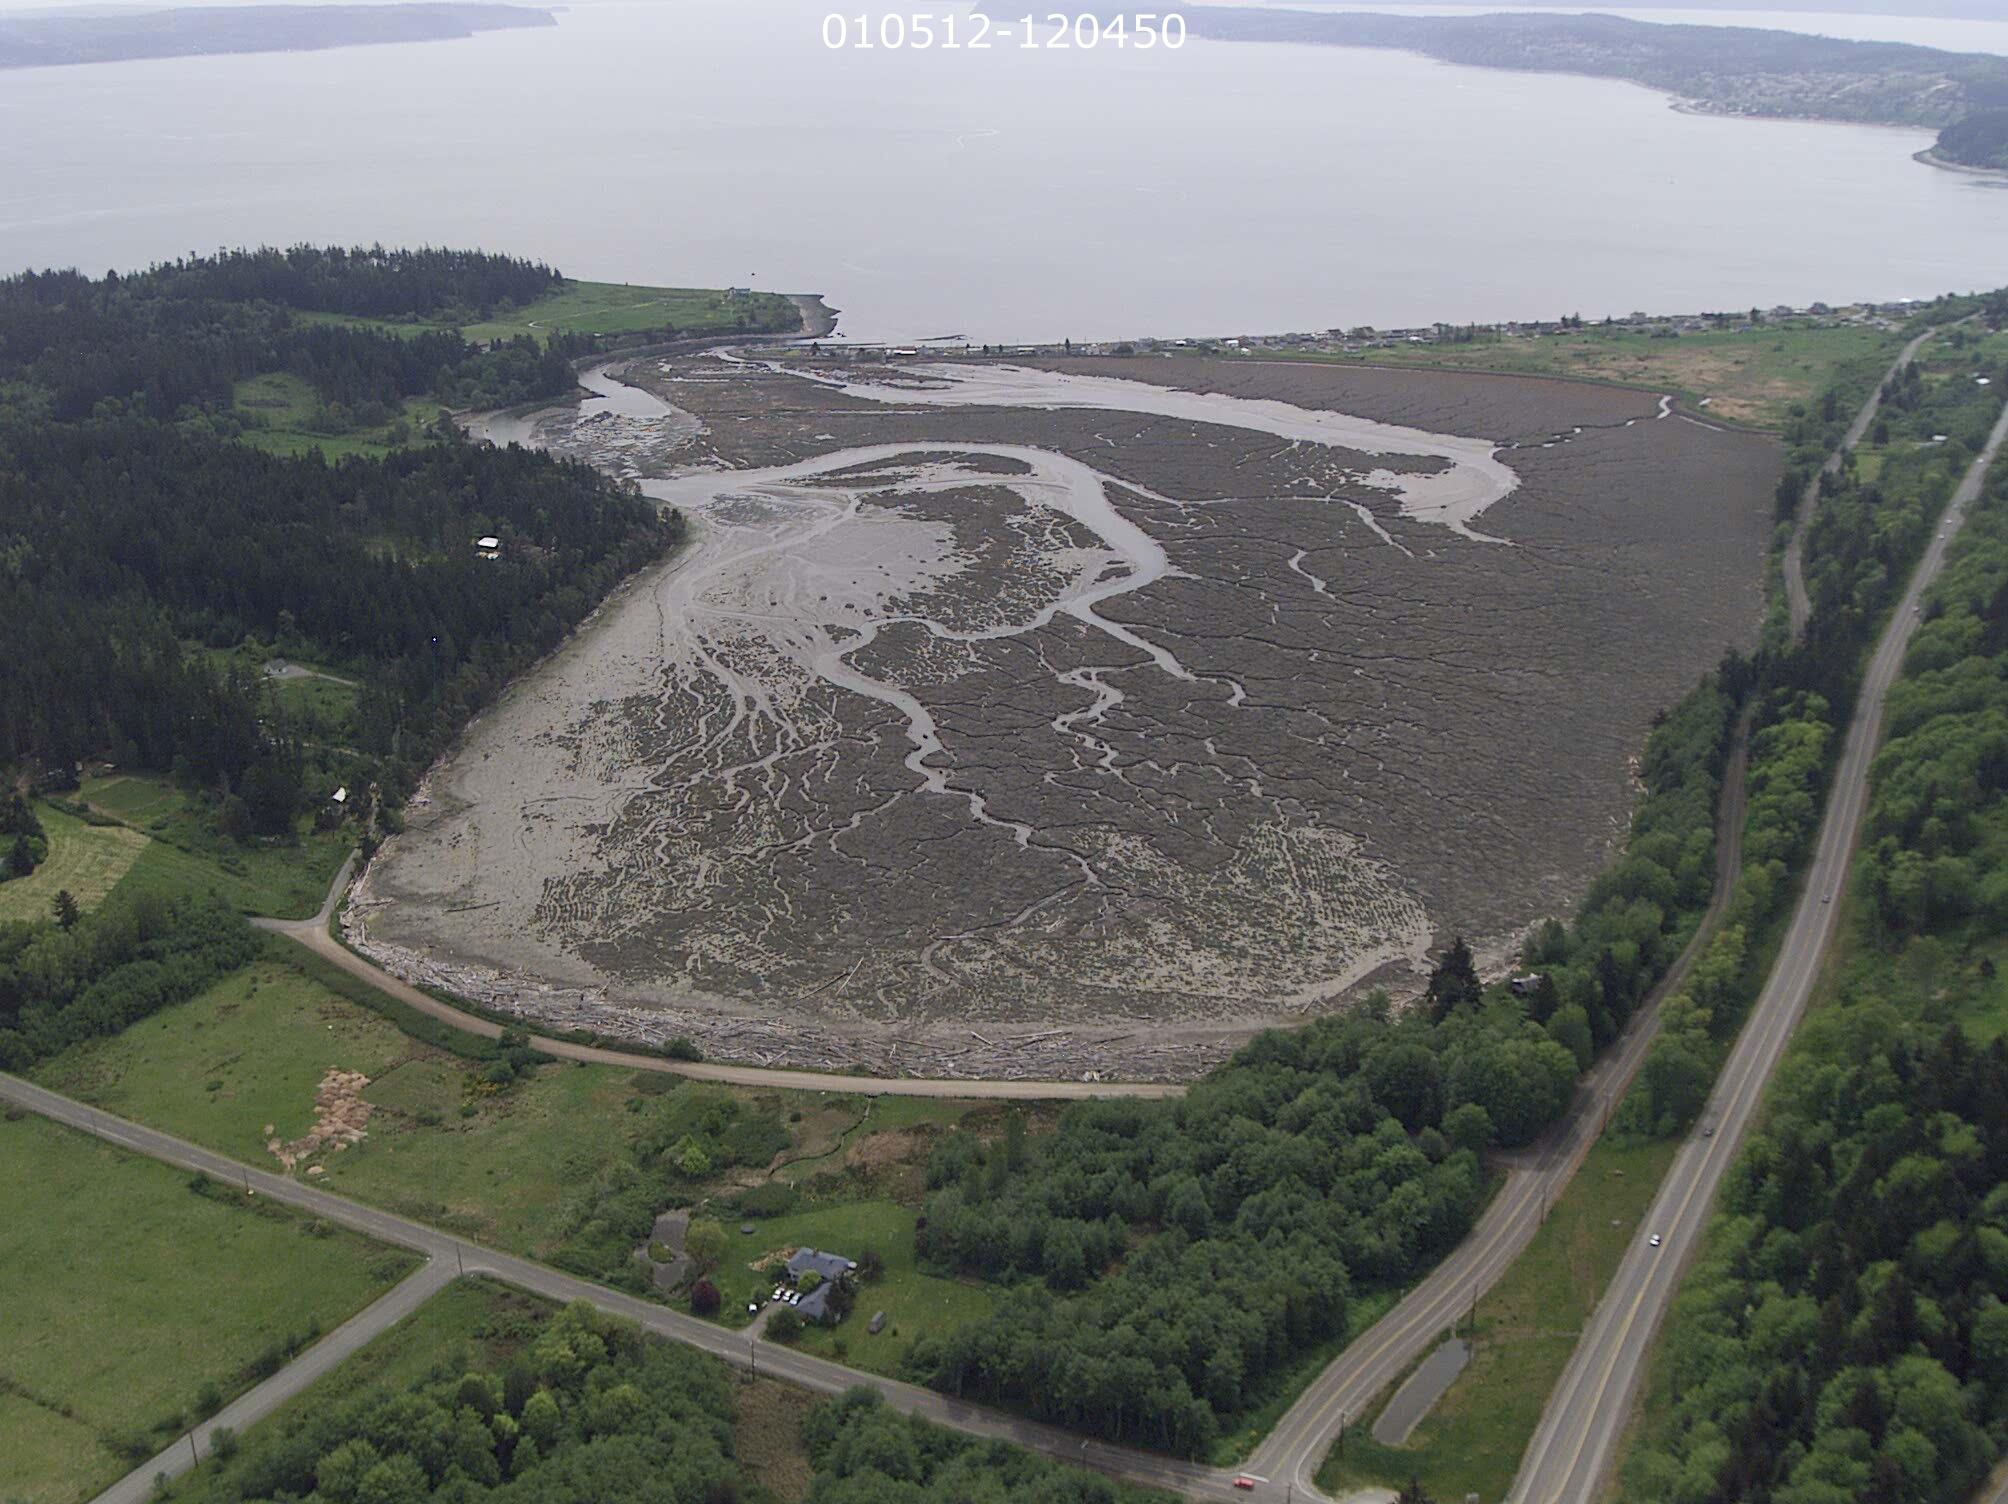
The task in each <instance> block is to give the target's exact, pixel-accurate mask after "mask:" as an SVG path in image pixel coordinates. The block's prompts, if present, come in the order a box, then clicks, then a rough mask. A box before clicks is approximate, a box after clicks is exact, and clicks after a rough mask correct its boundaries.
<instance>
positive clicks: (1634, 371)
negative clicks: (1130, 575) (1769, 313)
mask: <svg viewBox="0 0 2008 1504" xmlns="http://www.w3.org/2000/svg"><path fill="white" fill-rule="evenodd" d="M1901 344H1902V339H1901V337H1900V336H1897V335H1893V334H1884V333H1882V332H1881V331H1879V330H1875V329H1868V328H1854V327H1841V328H1831V329H1816V328H1810V327H1805V326H1779V327H1774V328H1760V329H1755V330H1752V331H1751V332H1749V333H1747V334H1739V333H1736V332H1734V331H1725V332H1723V333H1719V334H1718V333H1709V334H1684V335H1681V336H1680V337H1679V338H1677V339H1655V338H1654V337H1652V336H1651V335H1648V334H1639V333H1634V332H1632V331H1630V330H1625V329H1616V328H1613V329H1602V328H1596V327H1591V328H1587V329H1581V330H1574V331H1571V332H1569V333H1567V334H1555V335H1543V336H1539V337H1527V338H1515V339H1504V338H1488V337H1486V336H1484V335H1482V334H1481V335H1480V337H1479V339H1478V341H1476V342H1474V343H1472V344H1468V345H1397V346H1394V347H1393V348H1390V349H1385V350H1363V351H1361V352H1360V353H1359V354H1357V355H1317V356H1299V357H1295V358H1298V359H1318V360H1337V361H1346V362H1352V363H1356V364H1363V365H1404V366H1437V367H1443V368H1447V369H1454V370H1474V371H1480V370H1482V371H1505V372H1508V373H1511V374H1515V375H1537V376H1572V377H1577V378H1584V379H1589V380H1593V381H1610V382H1617V383H1620V384H1622V385H1626V386H1647V387H1657V388H1659V389H1661V390H1667V391H1672V392H1675V393H1677V394H1679V395H1680V396H1681V397H1682V398H1683V399H1685V400H1686V402H1687V403H1688V405H1689V406H1691V407H1699V406H1700V405H1701V403H1702V401H1703V399H1707V402H1708V411H1709V412H1710V413H1711V414H1713V415H1714V416H1717V417H1721V418H1725V419H1728V420H1729V421H1731V422H1735V423H1749V424H1753V425H1755V426H1757V427H1760V428H1776V427H1778V426H1779V425H1780V424H1781V423H1782V422H1783V421H1784V418H1785V414H1786V410H1787V409H1788V408H1789V407H1790V406H1791V405H1792V404H1793V403H1794V402H1799V401H1804V400H1805V399H1807V398H1809V397H1812V396H1814V395H1816V394H1817V393H1818V392H1819V391H1820V390H1821V389H1822V388H1823V387H1825V386H1826V384H1827V381H1828V379H1829V377H1830V376H1831V375H1832V374H1833V371H1834V369H1835V367H1836V366H1838V365H1839V364H1840V363H1841V362H1843V361H1846V360H1850V359H1852V358H1854V357H1855V356H1858V355H1868V354H1875V353H1880V352H1884V351H1887V352H1888V353H1889V354H1890V355H1891V356H1892V357H1894V355H1895V353H1896V350H1897V348H1898V347H1899V346H1900V345H1901Z"/></svg>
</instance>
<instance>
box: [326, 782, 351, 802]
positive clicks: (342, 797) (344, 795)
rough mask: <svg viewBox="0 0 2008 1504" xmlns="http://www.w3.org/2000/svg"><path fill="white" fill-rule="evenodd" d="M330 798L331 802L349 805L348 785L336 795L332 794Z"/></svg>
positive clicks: (344, 785) (337, 790) (335, 792)
mask: <svg viewBox="0 0 2008 1504" xmlns="http://www.w3.org/2000/svg"><path fill="white" fill-rule="evenodd" d="M328 797H329V798H330V799H331V800H333V801H334V802H335V803H336V804H347V803H348V802H349V789H348V785H347V784H343V785H342V787H340V788H338V789H336V790H335V791H334V793H332V794H330V795H329V796H328Z"/></svg>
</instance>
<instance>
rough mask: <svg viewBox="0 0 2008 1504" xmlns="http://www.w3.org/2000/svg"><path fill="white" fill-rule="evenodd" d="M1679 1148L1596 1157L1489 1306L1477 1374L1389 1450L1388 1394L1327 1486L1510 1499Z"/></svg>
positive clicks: (1602, 1146) (1353, 1432) (1595, 1151)
mask: <svg viewBox="0 0 2008 1504" xmlns="http://www.w3.org/2000/svg"><path fill="white" fill-rule="evenodd" d="M1679 1147H1680V1146H1679V1143H1678V1142H1677V1141H1675V1140H1664V1141H1656V1142H1652V1143H1645V1144H1622V1145H1620V1144H1613V1143H1611V1142H1609V1141H1604V1142H1599V1143H1598V1144H1597V1145H1596V1146H1595V1147H1593V1148H1592V1149H1591V1150H1590V1153H1589V1155H1588V1157H1587V1158H1586V1159H1585V1160H1584V1161H1583V1167H1582V1169H1581V1170H1580V1171H1578V1172H1577V1174H1576V1178H1575V1179H1574V1180H1573V1181H1571V1182H1570V1184H1569V1188H1568V1190H1567V1191H1565V1192H1564V1193H1563V1194H1562V1198H1561V1199H1560V1200H1559V1201H1558V1202H1556V1203H1555V1205H1554V1207H1553V1208H1552V1209H1551V1210H1550V1211H1549V1213H1548V1220H1547V1221H1546V1223H1544V1224H1543V1225H1542V1227H1541V1230H1540V1231H1539V1232H1538V1233H1536V1234H1535V1235H1534V1241H1533V1242H1532V1243H1530V1244H1529V1245H1528V1246H1527V1249H1526V1251H1525V1252H1523V1253H1522V1254H1521V1255H1520V1257H1519V1258H1518V1259H1516V1260H1515V1261H1514V1263H1513V1267H1512V1268H1511V1269H1509V1270H1507V1271H1506V1276H1505V1278H1503V1279H1502V1280H1500V1282H1499V1283H1498V1284H1497V1285H1496V1286H1494V1287H1493V1289H1492V1290H1491V1292H1490V1293H1488V1294H1487V1295H1485V1296H1484V1297H1483V1298H1481V1299H1480V1301H1479V1303H1478V1334H1477V1341H1476V1344H1475V1346H1474V1350H1473V1354H1472V1359H1471V1365H1470V1366H1469V1367H1468V1368H1466V1369H1465V1370H1464V1372H1463V1373H1461V1374H1460V1375H1458V1377H1457V1380H1456V1382H1454V1383H1453V1384H1452V1385H1451V1386H1450V1389H1449V1391H1448V1392H1447V1393H1446V1394H1445V1395H1444V1396H1443V1398H1442V1399H1441V1400H1439V1401H1438V1402H1437V1405H1436V1408H1435V1409H1434V1410H1432V1411H1431V1412H1430V1414H1429V1415H1428V1416H1427V1417H1425V1419H1424V1420H1423V1422H1422V1424H1421V1425H1419V1426H1418V1427H1416V1430H1415V1433H1414V1435H1412V1436H1411V1437H1410V1438H1409V1440H1408V1442H1407V1444H1406V1445H1404V1446H1400V1447H1384V1446H1381V1445H1379V1444H1378V1443H1376V1442H1375V1441H1374V1440H1373V1437H1372V1436H1371V1435H1370V1434H1369V1428H1370V1425H1371V1423H1372V1421H1373V1419H1374V1418H1375V1417H1376V1416H1377V1415H1378V1414H1379V1413H1380V1410H1381V1407H1382V1406H1383V1405H1385V1404H1386V1402H1387V1400H1388V1398H1389V1397H1390V1395H1391V1394H1392V1389H1390V1391H1389V1394H1384V1395H1382V1396H1380V1398H1379V1399H1378V1400H1376V1402H1375V1404H1374V1406H1373V1408H1372V1409H1371V1410H1369V1411H1368V1413H1367V1414H1365V1415H1363V1416H1361V1417H1359V1418H1358V1421H1357V1423H1356V1425H1354V1426H1353V1427H1350V1428H1349V1429H1348V1433H1347V1436H1346V1441H1345V1451H1344V1453H1343V1455H1342V1454H1341V1453H1340V1452H1339V1451H1338V1450H1337V1449H1334V1451H1333V1453H1332V1455H1331V1456H1329V1457H1328V1458H1326V1460H1325V1465H1324V1466H1323V1467H1322V1468H1321V1469H1320V1470H1319V1472H1318V1484H1319V1486H1320V1487H1321V1488H1324V1489H1325V1490H1327V1491H1328V1492H1334V1491H1337V1490H1339V1489H1341V1488H1346V1487H1360V1486H1367V1485H1380V1486H1384V1487H1389V1488H1400V1487H1401V1486H1402V1485H1404V1484H1405V1483H1407V1482H1408V1480H1409V1478H1410V1477H1411V1476H1413V1477H1415V1478H1418V1479H1420V1480H1421V1482H1422V1485H1423V1487H1424V1488H1425V1489H1426V1490H1427V1491H1428V1492H1429V1493H1430V1494H1431V1495H1432V1496H1433V1497H1435V1498H1438V1499H1461V1498H1463V1497H1464V1496H1465V1495H1466V1494H1467V1493H1475V1494H1477V1495H1478V1496H1479V1497H1480V1498H1481V1499H1487V1500H1495V1499H1500V1498H1503V1497H1504V1496H1505V1493H1506V1489H1507V1486H1508V1485H1509V1484H1510V1483H1511V1482H1512V1480H1513V1473H1514V1471H1515V1469H1517V1468H1518V1467H1519V1465H1520V1458H1521V1455H1522V1454H1523V1453H1524V1452H1525V1451H1526V1450H1527V1443H1528V1442H1529V1441H1531V1440H1532V1439H1533V1435H1534V1427H1535V1426H1536V1425H1537V1424H1538V1423H1539V1421H1540V1418H1541V1410H1542V1407H1543V1406H1544V1405H1546V1404H1547V1402H1548V1395H1549V1393H1550V1391H1551V1390H1553V1388H1554V1387H1555V1383H1556V1381H1557V1380H1558V1379H1560V1377H1561V1375H1562V1370H1563V1368H1564V1367H1566V1366H1567V1364H1568V1361H1569V1354H1570V1353H1571V1352H1573V1351H1574V1350H1575V1346H1576V1338H1577V1336H1578V1334H1579V1333H1580V1332H1581V1331H1582V1328H1583V1325H1584V1323H1585V1322H1587V1321H1588V1319H1589V1316H1590V1313H1591V1312H1592V1311H1593V1310H1595V1309H1596V1303H1597V1301H1598V1299H1599V1298H1600V1297H1601V1296H1602V1294H1603V1290H1604V1287H1605V1286H1606V1285H1607V1284H1608V1283H1609V1282H1610V1278H1611V1275H1612V1274H1613V1273H1614V1272H1615V1271H1616V1269H1617V1266H1618V1261H1619V1260H1620V1259H1622V1258H1623V1257H1624V1251H1625V1249H1626V1248H1627V1247H1628V1246H1629V1245H1630V1243H1631V1240H1632V1238H1633V1236H1634V1235H1635V1234H1636V1232H1637V1231H1638V1225H1639V1220H1640V1219H1641V1218H1642V1217H1643V1216H1644V1215H1645V1213H1646V1210H1647V1208H1648V1207H1650V1206H1651V1204H1652V1198H1653V1195H1654V1193H1655V1192H1657V1191H1658V1189H1659V1183H1660V1180H1661V1178H1662V1177H1663V1176H1664V1175H1665V1173H1666V1169H1667V1166H1668V1165H1670V1164H1671V1163H1672V1162H1673V1156H1674V1153H1675V1152H1676V1151H1677V1150H1678V1148H1679Z"/></svg>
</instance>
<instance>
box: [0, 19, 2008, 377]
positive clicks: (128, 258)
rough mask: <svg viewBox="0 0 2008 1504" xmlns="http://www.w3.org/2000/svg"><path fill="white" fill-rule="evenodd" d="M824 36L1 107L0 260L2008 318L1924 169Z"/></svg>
mask: <svg viewBox="0 0 2008 1504" xmlns="http://www.w3.org/2000/svg"><path fill="white" fill-rule="evenodd" d="M829 8H830V7H829V6H828V5H826V4H823V3H820V0H810V3H804V0H763V3H762V5H761V6H760V7H758V16H757V20H756V19H755V14H754V11H753V10H752V9H750V8H749V7H747V6H745V5H744V4H743V3H741V0H675V3H673V4H669V3H656V4H640V3H620V0H615V3H604V4H588V5H584V6H581V7H578V8H575V9H572V10H569V11H566V12H564V13H563V14H562V15H561V16H560V18H559V21H560V24H559V25H558V27H557V28H556V29H552V30H534V31H522V32H504V33H496V34H491V35H487V36H482V37H476V38H474V39H471V40H468V41H459V42H447V43H435V44H424V45H411V46H393V47H370V48H355V49H345V50H341V51H334V52H322V53H299V54H270V55H259V56H248V57H226V58H193V59H175V60H171V61H159V62H142V63H123V64H111V65H100V66H91V67H81V68H50V69H36V70H25V71H17V72H10V73H7V74H5V75H0V80H3V81H0V139H5V140H8V141H11V142H13V143H15V145H16V148H17V149H16V150H14V151H11V152H7V153H0V262H4V263H5V264H6V268H7V269H10V270H11V269H13V268H16V267H20V266H26V265H38V266H39V265H78V266H81V267H83V268H84V269H86V270H89V271H93V272H101V271H103V270H104V269H105V268H106V267H110V266H117V267H129V266H132V265H136V264H142V263H144V262H147V261H149V260H153V259H156V258H160V257H165V256H172V255H175V254H178V253H182V252H187V251H191V250H208V249H213V248H215V247H217V246H219V245H225V244H237V243H244V242H252V243H256V242H281V243H283V242H287V241H293V240H300V239H312V240H332V241H354V240H362V241H369V240H382V241H384V242H386V243H398V242H401V243H413V242H430V243H435V244H437V243H451V244H470V243H474V244H480V245H483V246H486V247H489V248H492V249H506V250H510V251H515V252H520V253H523V254H528V255H533V256H539V257H543V258H546V259H548V260H550V261H552V262H553V263H555V264H557V265H559V266H560V267H562V268H563V269H564V270H565V271H566V272H568V273H570V274H572V275H575V276H582V277H594V278H603V279H609V280H616V281H622V280H625V281H635V282H669V283H694V284H713V285H715V284H725V283H746V282H748V281H751V282H752V283H753V285H755V286H758V287H764V288H772V289H775V290H782V291H820V292H823V293H825V294H826V295H828V297H829V298H830V300H831V302H832V303H833V304H834V305H836V306H838V307H840V308H842V309H843V310H844V318H843V323H842V328H843V330H844V332H846V333H847V334H849V335H850V336H852V337H854V338H875V337H876V338H893V339H902V340H912V339H923V338H928V337H932V336H944V335H966V336H968V337H969V338H971V339H976V340H999V339H1004V340H1018V339H1046V338H1052V339H1058V338H1060V337H1062V336H1070V337H1073V338H1076V339H1091V338H1105V337H1113V336H1120V335H1132V334H1146V333H1165V334H1206V333H1213V334H1237V333H1246V332H1255V331H1274V330H1287V329H1313V328H1315V329H1322V328H1325V327H1328V326H1332V325H1339V324H1345V325H1351V324H1360V323H1370V324H1377V325H1383V326H1392V325H1400V324H1409V323H1421V322H1426V321H1429V320H1432V319H1438V318H1442V319H1448V320H1452V321H1464V320H1492V319H1499V318H1512V317H1553V316H1556V315H1559V314H1562V313H1565V312H1578V311H1579V312H1581V313H1583V314H1585V315H1586V316H1590V317H1598V316H1601V315H1604V314H1607V313H1611V314H1623V313H1626V312H1628V311H1630V310H1632V309H1654V310H1661V309H1664V310H1684V309H1702V308H1735V307H1749V306H1751V305H1753V304H1761V305H1766V306H1768V305H1770V304H1773V303H1778V302H1795V303H1798V302H1805V301H1808V300H1811V299H1815V298H1824V299H1826V300H1828V301H1842V300H1851V299H1854V298H1857V297H1873V298H1896V297H1906V296H1909V297H1928V296H1931V295H1932V294H1934V293H1937V292H1940V291H1944V290H1948V289H1968V288H1974V287H1980V286H1995V285H1999V284H2001V283H2003V282H2008V182H2001V181H1994V180H1988V179H1984V178H1976V177H1970V176H1964V175H1959V174H1954V173H1948V172H1940V171H1935V170H1932V169H1930V168H1926V167H1922V166H1919V165H1917V164H1916V163H1913V162H1912V161H1911V160H1910V154H1911V153H1912V152H1915V151H1917V150H1919V149H1921V148H1922V147H1924V146H1927V145H1929V144H1930V140H1931V133H1930V132H1926V131H1911V130H1892V129H1883V128H1873V127H1855V126H1842V125H1826V124H1811V123H1799V122H1783V121H1766V122H1751V121H1737V120H1723V119H1709V118H1704V117H1697V116H1689V115H1682V114H1679V113H1676V112H1675V111H1673V110H1672V109H1670V108H1668V105H1667V101H1666V100H1665V98H1664V97H1663V96H1661V95H1659V94H1656V93H1653V92H1651V91H1649V90H1646V89H1643V88H1639V87H1636V86H1634V85H1630V84H1625V83H1619V82H1608V81H1601V80H1593V79H1580V78H1569V77H1563V76H1556V75H1522V74H1513V73H1505V72H1494V71H1489V70H1483V69H1472V68H1455V67H1450V66H1447V65H1443V64H1439V63H1434V62H1430V61H1427V60H1425V59H1421V58H1415V57H1410V56H1407V55H1404V54H1400V53H1394V52H1377V51H1358V50H1347V49H1335V48H1310V47H1286V46H1267V45H1260V46H1258V45H1247V44H1225V43H1203V42H1193V43H1190V44H1189V45H1188V46H1187V47H1186V48H1185V49H1183V50H1182V51H1179V52H1167V51H1162V50H1160V51H1156V52H1151V53H1137V52H1119V51H1115V50H1111V49H1108V48H1106V47H1105V48H1102V49H1099V50H1096V51H1092V52H1086V51H1075V52H1053V51H1038V52H1029V51H1023V50H1020V49H1019V48H1017V47H1015V46H1002V47H998V48H995V49H993V50H991V51H989V52H976V51H969V50H964V51H960V52H944V51H938V50H937V51H934V52H911V51H889V50H884V49H877V50H872V51H843V52H831V51H829V50H827V49H826V48H825V47H824V46H823V43H822V38H821V24H822V19H823V16H824V15H825V14H826V12H827V11H828V9H829ZM900 8H901V10H902V11H903V12H911V11H913V10H916V9H932V10H934V11H935V12H936V13H937V14H939V13H941V12H942V11H944V10H945V9H947V7H945V6H942V5H932V6H928V5H924V4H923V0H913V3H911V4H903V5H902V6H901V7H900ZM958 8H959V7H958ZM1029 8H1031V9H1033V10H1035V11H1036V10H1037V6H1036V5H1034V6H1031V7H1029ZM872 13H873V14H874V15H876V14H878V11H877V10H874V11H873V12H872ZM1715 19H1720V20H1722V21H1725V22H1730V23H1734V22H1735V21H1737V20H1738V19H1740V18H1738V17H1735V16H1733V15H1723V16H1720V17H1717V18H1715ZM1920 24H1929V23H1920ZM1808 29H1811V28H1808ZM1925 39H1927V38H1920V40H1925ZM22 148H29V149H22Z"/></svg>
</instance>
